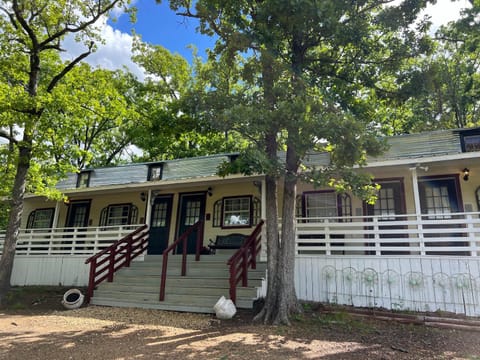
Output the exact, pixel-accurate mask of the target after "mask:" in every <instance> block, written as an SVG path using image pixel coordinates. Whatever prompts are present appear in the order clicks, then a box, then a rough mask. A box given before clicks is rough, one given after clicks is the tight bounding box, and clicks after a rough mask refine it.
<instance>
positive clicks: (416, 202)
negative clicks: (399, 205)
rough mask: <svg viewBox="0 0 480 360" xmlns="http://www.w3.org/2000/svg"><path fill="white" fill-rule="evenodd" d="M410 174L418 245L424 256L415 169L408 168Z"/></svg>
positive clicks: (420, 209) (420, 210)
mask: <svg viewBox="0 0 480 360" xmlns="http://www.w3.org/2000/svg"><path fill="white" fill-rule="evenodd" d="M410 171H411V172H412V186H413V200H414V202H415V219H416V222H417V231H418V245H419V247H420V255H425V242H424V240H423V224H422V208H421V206H420V193H419V191H418V176H417V167H416V166H415V167H412V168H410Z"/></svg>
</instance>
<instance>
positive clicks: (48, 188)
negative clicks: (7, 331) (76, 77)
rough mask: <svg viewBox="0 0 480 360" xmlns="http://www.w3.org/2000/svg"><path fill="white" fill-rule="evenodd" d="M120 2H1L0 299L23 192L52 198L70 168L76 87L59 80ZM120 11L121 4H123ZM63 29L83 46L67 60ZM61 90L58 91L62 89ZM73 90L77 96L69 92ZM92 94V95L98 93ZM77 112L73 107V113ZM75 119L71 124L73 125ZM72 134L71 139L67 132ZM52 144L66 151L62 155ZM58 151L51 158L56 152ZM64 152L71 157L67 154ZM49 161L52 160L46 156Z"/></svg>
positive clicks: (6, 282) (70, 71)
mask: <svg viewBox="0 0 480 360" xmlns="http://www.w3.org/2000/svg"><path fill="white" fill-rule="evenodd" d="M128 3H129V1H127V0H125V1H124V0H111V1H108V0H81V1H80V0H61V1H49V0H39V1H34V2H31V1H17V0H13V1H6V0H3V1H0V11H1V13H2V16H0V31H1V33H2V36H1V37H0V51H1V53H2V56H1V57H0V59H1V60H0V109H1V110H2V111H1V112H0V137H2V138H4V139H6V140H7V141H8V147H9V152H10V153H9V154H8V155H7V156H2V158H1V160H2V161H6V162H7V167H6V169H7V170H6V171H7V172H8V180H9V181H11V182H7V186H8V187H10V186H11V187H10V189H12V190H11V193H10V194H9V198H10V213H9V220H8V225H7V230H6V235H5V241H4V245H3V252H2V257H1V259H0V302H1V301H2V299H3V296H4V295H5V293H6V292H7V290H8V289H9V287H10V274H11V271H12V267H13V258H14V254H15V245H16V241H17V237H18V231H19V228H20V222H21V217H22V213H23V199H24V195H25V191H26V190H29V191H32V192H34V193H39V194H44V195H47V196H49V197H54V196H55V194H57V193H56V192H55V190H54V184H55V183H56V180H57V179H58V177H59V176H62V174H63V173H65V171H71V170H73V168H72V165H71V158H77V156H75V155H76V154H75V151H80V150H79V149H76V148H75V147H72V146H70V144H69V145H68V146H66V147H65V146H64V145H65V144H66V143H64V141H67V139H69V137H68V136H67V134H68V135H72V132H71V131H72V129H73V128H75V125H76V124H75V121H80V118H79V117H74V120H72V121H70V117H66V116H64V115H65V114H67V113H70V114H74V113H75V111H76V110H75V109H76V107H77V105H78V101H76V98H77V97H80V94H81V91H82V90H83V89H81V86H75V87H74V88H73V89H70V87H68V89H67V88H66V87H65V86H63V85H64V81H67V82H68V80H69V78H68V76H73V69H74V68H75V67H76V66H77V65H78V64H79V63H80V62H81V61H82V60H83V59H85V58H86V57H87V56H88V55H89V54H90V53H91V52H92V51H94V49H95V41H99V40H101V39H100V38H99V36H98V32H97V30H96V27H95V23H96V22H97V21H98V20H99V19H101V18H102V17H103V16H106V15H108V13H109V12H110V11H111V10H112V9H114V8H115V7H116V6H120V7H126V6H127V5H128ZM125 10H126V11H128V9H126V8H125ZM67 35H70V36H75V37H76V40H77V41H79V42H81V43H83V44H84V46H85V52H83V53H82V54H80V55H79V56H77V57H76V58H74V59H73V60H72V61H67V62H64V61H61V59H60V57H59V53H60V52H61V51H62V41H63V40H64V39H65V37H66V36H67ZM62 90H63V91H62ZM66 90H71V91H74V92H75V91H76V92H77V93H76V95H74V96H68V95H69V94H71V92H67V93H66V94H65V93H64V91H66ZM97 96H98V95H97ZM76 115H78V113H77V114H76ZM77 124H78V123H77ZM70 139H71V137H70ZM59 149H63V150H71V151H72V153H70V154H66V155H67V156H65V157H61V156H60V155H59V154H60V151H59ZM55 155H57V156H55ZM70 155H72V156H71V157H70ZM52 159H55V160H56V161H52Z"/></svg>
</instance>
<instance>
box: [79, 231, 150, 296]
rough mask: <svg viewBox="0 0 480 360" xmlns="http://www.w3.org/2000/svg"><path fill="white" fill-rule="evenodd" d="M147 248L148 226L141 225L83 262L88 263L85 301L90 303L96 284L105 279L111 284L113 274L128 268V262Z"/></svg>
mask: <svg viewBox="0 0 480 360" xmlns="http://www.w3.org/2000/svg"><path fill="white" fill-rule="evenodd" d="M147 246H148V225H143V226H141V227H139V228H138V229H136V230H135V231H133V232H131V233H130V234H128V235H126V236H125V237H123V238H122V239H120V240H118V241H115V242H114V243H113V244H112V245H110V246H109V247H108V248H106V249H103V250H102V251H100V252H99V253H97V254H95V255H93V256H91V257H89V258H88V259H87V260H85V264H88V263H90V275H89V278H88V289H87V298H86V301H87V302H88V301H90V298H91V297H92V296H93V290H94V289H95V287H96V286H97V285H98V284H100V283H101V282H102V281H104V280H105V279H107V281H108V282H112V281H113V274H114V273H115V272H116V271H117V270H118V269H120V268H122V267H124V266H125V267H129V266H130V262H131V261H132V260H133V259H135V258H136V257H137V256H139V255H141V254H142V253H143V252H144V251H145V250H146V249H147ZM102 265H103V266H102Z"/></svg>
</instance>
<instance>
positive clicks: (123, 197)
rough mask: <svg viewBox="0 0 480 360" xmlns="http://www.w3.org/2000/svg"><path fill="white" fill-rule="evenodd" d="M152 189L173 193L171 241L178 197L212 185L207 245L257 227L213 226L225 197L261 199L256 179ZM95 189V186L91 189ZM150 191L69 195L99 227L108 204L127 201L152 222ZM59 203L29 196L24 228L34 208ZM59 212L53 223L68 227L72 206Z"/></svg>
mask: <svg viewBox="0 0 480 360" xmlns="http://www.w3.org/2000/svg"><path fill="white" fill-rule="evenodd" d="M152 185H153V186H152V192H158V195H159V196H163V195H172V197H173V202H172V218H171V227H170V235H169V243H171V242H172V241H173V240H174V239H175V238H176V237H177V226H178V216H177V215H178V213H179V210H180V209H179V199H180V196H181V194H185V193H196V192H198V193H205V194H206V192H207V189H208V188H209V187H211V188H212V196H209V195H206V198H205V199H206V203H205V214H206V218H207V219H209V220H206V221H205V232H204V245H205V246H207V245H208V244H209V241H210V240H212V241H214V240H215V237H216V236H217V235H223V234H230V233H242V234H250V233H251V232H252V231H253V229H254V226H251V227H243V228H234V227H232V228H222V227H213V217H214V204H215V202H216V201H217V200H221V199H222V198H223V197H226V196H243V195H245V196H254V197H257V198H258V199H260V200H261V193H260V191H259V189H258V188H257V187H256V186H254V185H253V181H252V180H250V179H248V178H243V179H241V180H238V181H235V182H228V181H223V182H215V183H212V184H205V183H203V184H202V185H194V184H186V185H185V186H184V187H179V186H176V187H161V188H160V187H158V185H157V186H155V185H156V184H152ZM92 190H93V189H92ZM142 192H143V193H145V195H147V194H148V189H141V188H140V189H136V190H131V191H121V192H120V191H118V192H113V191H112V190H109V192H108V193H107V192H100V191H98V192H95V193H93V192H91V193H90V194H89V195H82V194H74V195H71V196H70V197H69V200H70V203H73V202H75V201H81V200H89V201H91V203H90V212H89V217H88V226H91V227H97V226H99V225H100V224H99V221H100V215H101V211H102V209H103V208H105V207H106V206H108V205H118V204H127V203H131V204H133V205H135V206H136V207H137V208H138V219H137V223H138V224H144V223H149V222H150V219H149V218H148V216H149V214H150V212H149V209H148V207H150V206H151V205H150V203H149V201H148V198H147V196H146V198H145V200H144V201H142V199H141V193H142ZM56 206H57V202H55V201H45V200H44V199H40V198H30V199H28V200H27V201H26V202H25V211H24V214H23V219H22V228H26V225H27V220H28V215H29V214H30V212H31V211H33V210H35V209H41V208H47V207H52V208H55V207H56ZM57 207H58V214H57V223H56V224H55V223H54V224H53V227H60V228H62V227H65V225H66V220H67V215H68V209H69V207H68V206H67V205H65V204H64V203H63V202H59V203H58V206H57Z"/></svg>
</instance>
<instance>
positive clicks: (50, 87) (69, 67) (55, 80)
mask: <svg viewBox="0 0 480 360" xmlns="http://www.w3.org/2000/svg"><path fill="white" fill-rule="evenodd" d="M93 45H94V42H93V41H92V42H91V43H90V46H89V47H88V51H87V52H84V53H83V54H80V55H79V56H78V57H77V58H76V59H74V60H73V61H72V62H70V64H68V65H67V66H65V67H64V68H63V70H62V71H61V72H60V73H59V74H57V75H56V76H55V77H54V78H53V79H52V81H50V84H48V87H47V92H49V93H50V92H52V90H53V89H54V88H55V86H56V85H57V83H58V82H59V81H60V80H61V79H62V78H63V77H64V76H65V75H66V74H67V73H68V72H69V71H70V70H72V69H73V67H74V66H75V65H77V64H78V63H79V62H80V61H82V60H83V59H85V58H86V57H87V56H88V55H90V54H91V53H92V48H93Z"/></svg>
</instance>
